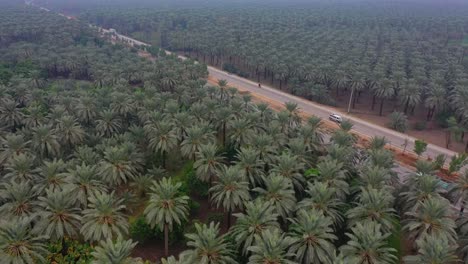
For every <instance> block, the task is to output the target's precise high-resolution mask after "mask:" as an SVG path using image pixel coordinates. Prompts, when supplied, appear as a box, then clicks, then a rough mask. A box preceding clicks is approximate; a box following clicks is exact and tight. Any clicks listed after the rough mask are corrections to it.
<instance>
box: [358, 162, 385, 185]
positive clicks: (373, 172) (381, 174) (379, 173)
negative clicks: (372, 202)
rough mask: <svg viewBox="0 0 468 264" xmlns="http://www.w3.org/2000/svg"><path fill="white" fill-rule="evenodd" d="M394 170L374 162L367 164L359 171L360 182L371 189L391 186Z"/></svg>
mask: <svg viewBox="0 0 468 264" xmlns="http://www.w3.org/2000/svg"><path fill="white" fill-rule="evenodd" d="M392 178H393V177H392V172H391V171H390V170H388V169H386V168H382V167H380V166H376V165H373V164H370V165H365V166H364V167H363V168H362V169H361V170H360V172H359V184H360V186H362V187H366V188H370V189H388V188H391V187H390V186H391V185H390V184H391V183H392Z"/></svg>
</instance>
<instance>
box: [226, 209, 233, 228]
mask: <svg viewBox="0 0 468 264" xmlns="http://www.w3.org/2000/svg"><path fill="white" fill-rule="evenodd" d="M231 214H232V210H231V208H229V210H228V212H227V229H228V231H229V228H231Z"/></svg>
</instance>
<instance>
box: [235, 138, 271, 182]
mask: <svg viewBox="0 0 468 264" xmlns="http://www.w3.org/2000/svg"><path fill="white" fill-rule="evenodd" d="M236 159H237V161H236V162H235V165H236V166H237V167H238V168H239V169H241V170H242V171H243V173H244V175H245V176H246V178H247V179H248V180H249V182H250V186H253V187H257V186H259V185H261V184H262V177H263V167H264V165H265V164H264V163H263V161H261V160H260V153H259V151H257V150H255V149H253V148H251V147H247V148H244V147H241V148H240V149H239V152H238V153H237V155H236Z"/></svg>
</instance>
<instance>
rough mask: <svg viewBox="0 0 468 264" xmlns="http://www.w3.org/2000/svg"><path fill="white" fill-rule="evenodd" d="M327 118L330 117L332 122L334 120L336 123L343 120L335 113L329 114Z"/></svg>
mask: <svg viewBox="0 0 468 264" xmlns="http://www.w3.org/2000/svg"><path fill="white" fill-rule="evenodd" d="M328 119H330V120H331V121H333V122H336V123H341V122H342V121H343V119H342V118H341V116H339V115H337V114H331V115H330V116H329V117H328Z"/></svg>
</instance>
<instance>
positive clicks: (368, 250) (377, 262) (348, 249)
mask: <svg viewBox="0 0 468 264" xmlns="http://www.w3.org/2000/svg"><path fill="white" fill-rule="evenodd" d="M351 232H352V233H346V235H347V236H348V237H349V239H350V240H349V241H348V243H347V244H346V245H343V246H341V247H340V251H341V254H342V255H343V256H344V258H345V259H346V260H347V262H346V263H350V264H358V263H359V264H393V263H395V262H396V261H397V257H396V256H395V253H396V250H395V249H394V248H391V247H389V246H388V245H387V238H388V237H389V236H390V234H389V233H387V234H384V233H382V231H381V229H380V225H379V224H377V223H375V222H372V221H366V222H363V223H357V224H356V226H354V227H353V228H351Z"/></svg>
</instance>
